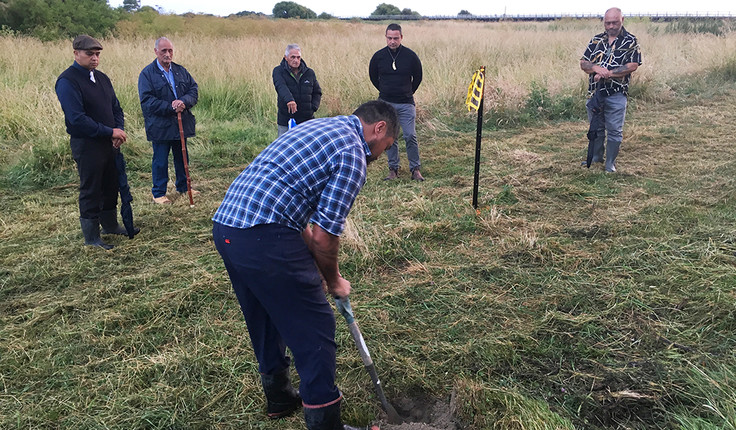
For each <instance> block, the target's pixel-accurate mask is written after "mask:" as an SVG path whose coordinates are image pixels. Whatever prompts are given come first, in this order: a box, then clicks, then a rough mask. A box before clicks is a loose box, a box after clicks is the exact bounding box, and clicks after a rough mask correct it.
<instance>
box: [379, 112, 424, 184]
mask: <svg viewBox="0 0 736 430" xmlns="http://www.w3.org/2000/svg"><path fill="white" fill-rule="evenodd" d="M389 104H390V105H391V106H393V107H394V109H396V113H397V114H398V115H399V125H400V126H401V131H402V132H403V133H404V141H405V142H406V158H407V159H408V160H409V170H411V171H414V169H418V168H419V167H421V165H422V163H421V162H420V161H419V145H418V144H417V132H416V125H415V120H416V117H417V110H416V107H415V106H414V105H413V104H409V103H389ZM386 156H387V157H388V168H389V169H392V170H398V169H399V141H398V138H397V140H395V141H394V144H393V145H391V146H390V147H389V148H388V149H387V150H386Z"/></svg>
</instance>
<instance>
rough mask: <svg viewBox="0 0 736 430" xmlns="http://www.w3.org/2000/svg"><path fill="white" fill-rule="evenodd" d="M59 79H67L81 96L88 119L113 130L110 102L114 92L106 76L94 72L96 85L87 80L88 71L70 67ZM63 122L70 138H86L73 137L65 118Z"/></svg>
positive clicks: (113, 123)
mask: <svg viewBox="0 0 736 430" xmlns="http://www.w3.org/2000/svg"><path fill="white" fill-rule="evenodd" d="M59 79H67V80H68V81H69V82H71V83H72V84H73V85H74V87H76V88H77V90H78V91H79V93H80V94H81V95H82V104H83V105H84V112H85V113H86V114H87V115H88V116H89V117H90V118H92V119H93V120H95V121H97V122H99V123H101V124H104V125H106V126H108V127H110V128H115V116H114V115H113V112H112V102H113V96H114V94H115V92H114V91H113V88H112V82H110V78H108V77H107V75H105V74H104V73H102V72H100V71H97V70H95V80H96V81H97V83H94V82H92V81H90V80H89V71H86V72H85V71H82V70H79V69H77V68H75V67H74V66H71V67H69V68H68V69H66V70H64V72H62V73H61V75H59ZM57 81H58V79H57ZM64 122H65V123H66V131H67V133H69V135H71V136H72V137H86V136H75V135H74V134H75V133H74V130H73V129H72V127H71V125H70V124H69V121H67V120H66V118H65V119H64Z"/></svg>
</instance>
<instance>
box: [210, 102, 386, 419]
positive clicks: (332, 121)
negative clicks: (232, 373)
mask: <svg viewBox="0 0 736 430" xmlns="http://www.w3.org/2000/svg"><path fill="white" fill-rule="evenodd" d="M398 131H399V122H398V117H397V115H396V110H395V109H394V108H393V107H392V106H391V105H390V104H388V103H386V102H383V101H380V100H375V101H371V102H368V103H365V104H363V105H361V106H360V107H359V108H358V109H357V110H356V111H355V112H354V113H353V115H350V116H338V117H334V118H319V119H314V120H310V121H306V122H304V123H303V124H300V125H299V126H298V127H297V128H296V129H294V130H293V131H292V132H291V133H286V134H284V135H282V136H280V137H279V138H277V139H276V140H275V141H274V142H273V143H271V144H270V145H269V146H268V147H267V148H266V149H265V150H263V152H261V153H260V154H259V155H258V156H257V157H256V158H255V159H254V160H253V162H252V163H251V164H250V165H249V166H248V167H247V168H246V169H245V170H243V172H241V173H240V175H239V176H238V177H237V178H236V179H235V181H234V182H233V183H232V184H231V185H230V187H229V189H228V190H227V193H226V194H225V198H224V199H223V201H222V203H221V204H220V207H219V208H218V209H217V211H216V212H215V215H214V217H213V218H212V220H213V221H214V226H213V230H212V233H213V237H214V241H215V246H216V247H217V251H218V252H219V253H220V255H221V256H222V259H223V261H224V263H225V268H226V269H227V272H228V275H229V276H230V281H231V282H232V285H233V289H234V290H235V294H236V296H237V297H238V301H239V302H240V307H241V310H242V311H243V315H244V316H245V321H246V324H247V326H248V332H249V334H250V338H251V343H252V345H253V350H254V353H255V355H256V358H257V359H258V365H259V372H260V373H261V383H262V385H263V390H264V393H265V395H266V402H267V414H268V416H269V417H271V418H280V417H282V416H285V415H288V414H290V413H291V412H293V411H294V410H295V409H296V408H298V407H299V406H300V405H303V406H304V418H305V421H306V424H307V428H308V429H311V430H314V429H330V430H333V429H337V428H339V429H342V428H343V424H342V421H341V420H340V401H341V400H342V394H341V393H340V391H339V390H338V389H337V387H336V386H335V367H336V366H335V351H336V348H337V346H336V343H335V316H334V314H333V312H332V308H331V307H330V305H329V303H328V301H327V298H326V297H325V293H324V289H323V281H322V279H324V283H325V285H326V287H327V292H328V293H329V294H330V295H331V296H337V297H347V296H348V295H349V294H350V282H349V281H347V280H346V279H344V278H343V277H342V276H341V275H340V270H339V268H338V262H337V255H338V249H339V245H340V234H341V233H342V232H343V229H344V228H345V219H346V218H347V216H348V213H349V212H350V209H351V207H352V205H353V202H354V200H355V198H356V196H357V195H358V192H359V191H360V189H361V187H362V186H363V184H364V183H365V180H366V168H367V165H368V163H370V162H371V161H373V160H375V159H377V158H378V156H380V155H381V153H383V152H384V151H385V150H386V148H388V147H389V146H391V145H392V144H393V142H394V139H395V138H396V136H397V135H398ZM310 222H311V224H312V226H311V227H310V226H308V224H309V223H310ZM315 263H316V265H315ZM320 274H321V276H320ZM287 346H288V347H289V349H290V350H291V352H292V354H293V355H294V361H295V365H296V369H297V372H298V373H299V376H300V379H301V383H300V385H299V393H297V392H296V390H295V389H294V388H293V387H292V385H291V382H290V378H289V366H290V358H289V357H287V356H286V355H285V349H286V347H287ZM300 395H301V398H300ZM344 428H345V429H349V428H351V427H349V426H344Z"/></svg>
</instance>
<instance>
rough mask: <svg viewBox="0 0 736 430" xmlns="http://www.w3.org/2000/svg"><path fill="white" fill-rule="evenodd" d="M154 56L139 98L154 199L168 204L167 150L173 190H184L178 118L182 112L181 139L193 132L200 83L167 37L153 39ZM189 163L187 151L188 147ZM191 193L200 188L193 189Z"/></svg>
mask: <svg viewBox="0 0 736 430" xmlns="http://www.w3.org/2000/svg"><path fill="white" fill-rule="evenodd" d="M153 52H154V53H155V54H156V59H155V60H153V62H152V63H151V64H149V65H147V66H146V67H145V68H144V69H143V70H142V71H141V74H140V75H139V77H138V96H139V97H140V100H141V110H142V111H143V119H144V120H145V122H146V137H148V140H150V141H151V144H152V146H153V158H152V160H151V179H152V181H153V187H152V188H151V193H152V194H153V202H154V203H156V204H160V205H162V204H170V203H171V200H169V198H168V197H166V188H167V186H168V183H169V152H171V153H172V154H173V156H174V172H175V174H176V182H175V183H174V185H175V186H176V191H177V192H178V193H179V195H183V194H184V193H186V192H187V176H186V171H185V170H184V155H183V153H182V150H181V137H180V136H179V122H178V120H177V114H179V113H181V122H182V129H183V131H184V139H185V144H186V138H188V137H192V136H194V127H195V123H196V122H195V118H194V115H193V114H192V111H191V109H192V108H193V107H194V105H196V104H197V100H198V99H199V87H198V86H197V82H195V80H194V78H192V75H190V74H189V72H188V71H187V69H185V68H184V67H182V66H180V65H179V64H176V63H174V61H173V60H174V45H173V44H172V43H171V41H170V40H169V39H167V38H166V37H159V38H158V39H156V42H155V43H154V47H153ZM187 163H189V151H187ZM192 194H193V195H197V194H199V191H197V190H192Z"/></svg>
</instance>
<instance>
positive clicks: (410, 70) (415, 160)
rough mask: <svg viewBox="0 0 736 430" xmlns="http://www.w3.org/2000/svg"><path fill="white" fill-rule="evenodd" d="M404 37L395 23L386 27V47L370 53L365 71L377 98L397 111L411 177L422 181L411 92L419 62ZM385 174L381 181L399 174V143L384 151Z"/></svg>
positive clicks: (419, 71)
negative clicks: (376, 91) (386, 167)
mask: <svg viewBox="0 0 736 430" xmlns="http://www.w3.org/2000/svg"><path fill="white" fill-rule="evenodd" d="M403 38H404V36H403V34H402V33H401V26H400V25H399V24H389V25H388V27H387V28H386V47H385V48H383V49H381V50H379V51H378V52H376V53H375V54H373V58H371V62H370V65H369V66H368V73H369V75H370V78H371V82H372V83H373V86H374V87H376V89H378V98H379V99H381V100H384V101H386V102H388V103H390V104H391V105H392V106H393V107H394V108H395V109H396V112H397V113H398V114H399V123H400V124H401V131H402V132H403V133H404V140H405V141H406V158H407V159H409V170H411V178H412V179H413V180H415V181H423V180H424V177H422V174H421V173H420V172H419V168H420V167H421V164H422V163H421V162H420V161H419V145H418V144H417V133H416V124H415V122H416V116H417V111H416V106H415V105H414V93H415V92H416V90H417V88H419V84H421V83H422V62H421V61H419V57H418V56H417V54H415V53H414V51H412V50H411V49H409V48H407V47H406V46H404V45H402V44H401V41H402V40H403ZM386 156H387V157H388V170H389V173H388V176H386V178H385V179H384V180H392V179H396V178H397V177H398V176H399V142H398V140H397V141H396V142H394V144H393V145H391V147H390V148H389V149H388V150H386Z"/></svg>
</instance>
